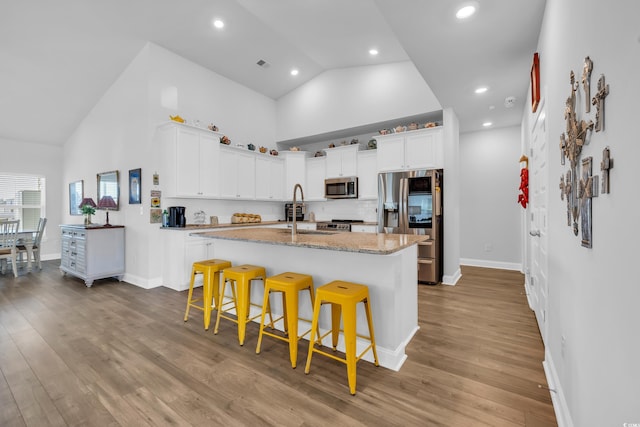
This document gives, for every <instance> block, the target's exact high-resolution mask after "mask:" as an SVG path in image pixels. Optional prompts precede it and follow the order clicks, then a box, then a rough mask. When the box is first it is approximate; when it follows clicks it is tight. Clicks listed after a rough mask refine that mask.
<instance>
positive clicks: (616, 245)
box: [524, 0, 640, 426]
mask: <svg viewBox="0 0 640 427" xmlns="http://www.w3.org/2000/svg"><path fill="white" fill-rule="evenodd" d="M638 13H640V6H639V4H638V2H637V1H634V0H621V1H616V2H609V3H607V4H606V6H604V5H603V3H602V2H601V1H598V0H547V5H546V11H545V17H544V21H543V25H542V31H541V35H540V39H539V44H538V51H539V53H540V65H541V75H540V80H541V82H542V89H543V90H542V92H543V96H545V97H546V108H547V123H548V127H549V135H551V137H550V150H549V183H550V197H549V217H548V222H549V229H548V232H549V310H548V316H547V319H548V323H549V336H548V340H547V349H546V350H547V353H546V363H547V364H548V366H549V368H550V372H551V373H552V376H553V377H555V378H554V379H555V380H556V381H557V384H556V388H557V389H558V393H557V394H556V396H557V398H558V400H559V402H560V406H559V410H560V413H559V417H558V418H559V421H560V422H561V423H564V425H575V426H605V425H606V426H622V425H625V424H624V423H640V388H639V384H640V363H638V355H639V354H640V338H639V337H640V314H639V308H638V307H639V305H640V286H638V278H637V277H638V271H637V269H636V268H635V267H636V265H637V262H638V257H637V255H638V249H637V242H639V241H640V227H638V225H637V224H638V208H640V202H639V201H638V197H637V194H638V174H637V170H638V167H637V161H638V159H640V143H638V126H637V124H638V111H639V109H638V99H639V98H638V94H640V80H638V73H637V70H638V69H640V52H639V51H640V44H639V42H638V35H639V33H638V25H637V17H638ZM532 53H533V52H532ZM587 55H588V56H589V57H590V58H591V59H592V60H593V73H592V77H591V87H592V95H593V94H594V93H595V88H596V85H597V80H598V78H599V76H600V75H601V74H604V75H605V76H606V80H607V83H609V85H610V94H609V96H608V97H607V98H606V101H605V104H606V116H605V130H604V131H603V132H599V133H594V134H593V135H592V137H591V141H590V143H589V145H587V146H585V147H584V149H583V153H582V157H583V158H584V157H585V156H593V159H594V173H595V174H598V175H599V174H600V170H599V167H598V165H599V163H600V161H601V159H602V150H603V148H604V147H606V146H610V148H611V153H612V157H613V158H614V159H615V166H614V168H613V169H612V171H611V194H601V195H600V196H599V197H597V198H595V199H594V200H593V233H592V235H593V248H592V249H586V248H583V247H581V246H580V238H579V237H576V236H574V235H573V232H572V231H571V229H570V228H569V227H567V225H566V222H567V221H566V201H562V200H560V194H559V189H558V187H557V183H559V177H560V175H561V174H562V173H563V172H565V171H566V169H567V167H566V166H564V167H563V166H561V165H560V150H559V147H558V144H557V141H558V139H557V138H559V136H560V134H561V133H562V132H563V131H564V130H565V121H564V108H565V100H566V98H567V97H568V96H569V94H570V84H569V71H570V70H574V71H575V72H576V75H577V80H578V81H579V78H580V75H581V74H582V64H583V60H584V57H585V56H587ZM579 92H580V93H581V94H582V86H580V88H579ZM578 102H579V105H578V114H579V117H583V118H586V119H595V109H593V107H592V111H591V113H589V114H585V113H583V110H582V105H583V104H584V98H582V96H580V97H579V98H578ZM527 119H529V115H527ZM528 125H529V123H528V121H525V123H524V126H528ZM562 337H564V338H565V345H564V349H563V348H562V345H561V341H562ZM561 425H562V424H561Z"/></svg>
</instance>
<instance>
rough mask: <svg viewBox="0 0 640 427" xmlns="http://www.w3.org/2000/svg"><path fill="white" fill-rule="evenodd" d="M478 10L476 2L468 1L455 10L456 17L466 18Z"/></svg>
mask: <svg viewBox="0 0 640 427" xmlns="http://www.w3.org/2000/svg"><path fill="white" fill-rule="evenodd" d="M477 10H478V4H477V2H470V3H465V4H463V5H462V6H461V7H460V8H459V9H458V11H457V12H456V18H458V19H467V18H470V17H471V16H473V14H474V13H476V11H477Z"/></svg>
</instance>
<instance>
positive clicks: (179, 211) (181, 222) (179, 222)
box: [169, 206, 187, 227]
mask: <svg viewBox="0 0 640 427" xmlns="http://www.w3.org/2000/svg"><path fill="white" fill-rule="evenodd" d="M186 224H187V217H186V216H185V208H184V206H171V207H169V227H184V226H185V225H186Z"/></svg>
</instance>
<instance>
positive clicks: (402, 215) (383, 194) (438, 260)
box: [378, 169, 443, 283]
mask: <svg viewBox="0 0 640 427" xmlns="http://www.w3.org/2000/svg"><path fill="white" fill-rule="evenodd" d="M442 184H443V172H442V169H429V170H415V171H407V172H387V173H381V174H379V175H378V232H379V233H390V234H418V235H426V236H429V239H428V240H427V241H425V242H421V243H420V244H419V245H418V281H419V282H421V283H438V282H440V281H442V238H443V236H442Z"/></svg>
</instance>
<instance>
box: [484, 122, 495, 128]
mask: <svg viewBox="0 0 640 427" xmlns="http://www.w3.org/2000/svg"><path fill="white" fill-rule="evenodd" d="M491 125H493V123H491V122H484V123H483V124H482V126H484V127H486V128H488V127H489V126H491Z"/></svg>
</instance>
